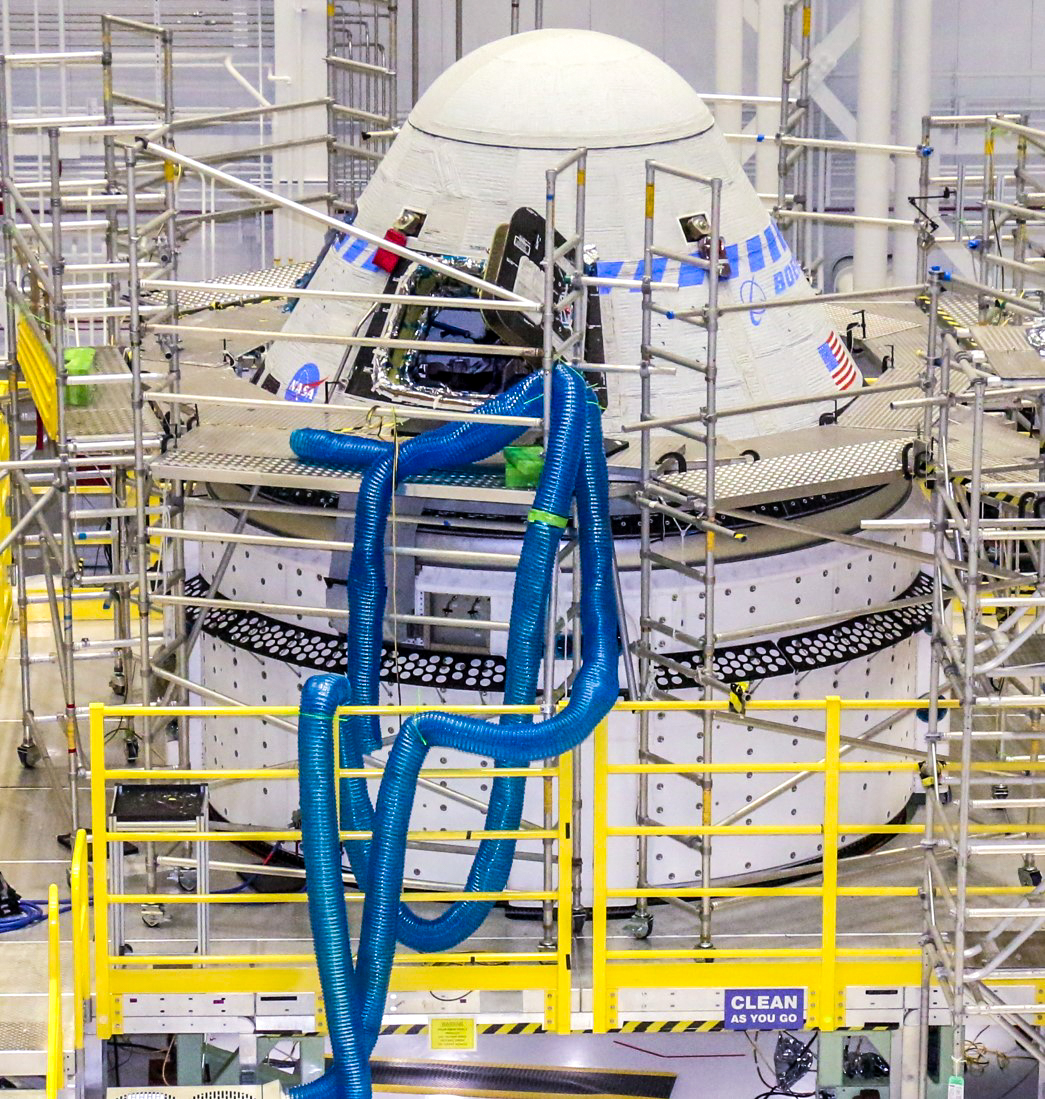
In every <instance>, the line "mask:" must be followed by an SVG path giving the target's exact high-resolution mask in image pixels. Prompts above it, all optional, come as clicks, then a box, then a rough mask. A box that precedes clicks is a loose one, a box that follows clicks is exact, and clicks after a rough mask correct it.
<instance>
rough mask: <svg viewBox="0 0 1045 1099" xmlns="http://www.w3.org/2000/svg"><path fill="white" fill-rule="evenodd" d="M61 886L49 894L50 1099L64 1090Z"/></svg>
mask: <svg viewBox="0 0 1045 1099" xmlns="http://www.w3.org/2000/svg"><path fill="white" fill-rule="evenodd" d="M58 912H59V908H58V886H57V885H52V886H51V887H50V888H49V889H48V891H47V1099H58V1093H59V1092H60V1091H61V1090H62V1088H63V1087H65V1049H64V1037H63V1030H62V956H61V951H62V937H61V931H60V929H59V925H58Z"/></svg>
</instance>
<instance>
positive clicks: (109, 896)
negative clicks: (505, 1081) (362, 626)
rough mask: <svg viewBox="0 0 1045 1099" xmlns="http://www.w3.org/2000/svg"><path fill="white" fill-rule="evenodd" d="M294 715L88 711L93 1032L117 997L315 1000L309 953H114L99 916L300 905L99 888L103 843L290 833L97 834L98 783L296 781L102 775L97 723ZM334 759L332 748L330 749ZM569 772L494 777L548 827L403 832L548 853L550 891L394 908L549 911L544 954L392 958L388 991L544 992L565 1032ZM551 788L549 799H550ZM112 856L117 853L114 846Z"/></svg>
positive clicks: (506, 771)
mask: <svg viewBox="0 0 1045 1099" xmlns="http://www.w3.org/2000/svg"><path fill="white" fill-rule="evenodd" d="M423 709H431V707H419V706H414V707H411V706H380V707H377V706H370V707H366V706H357V707H345V708H343V709H342V710H340V711H339V715H340V716H346V715H351V714H374V713H377V714H380V715H381V716H383V717H387V716H401V715H407V714H412V713H417V712H419V711H420V710H423ZM439 709H441V710H444V711H452V712H458V713H461V712H465V713H473V714H479V715H482V716H484V717H486V716H493V715H498V714H504V713H537V712H538V711H537V709H536V707H532V706H531V707H522V706H514V707H512V706H500V707H496V706H482V707H457V708H454V707H439ZM297 715H298V710H297V708H296V707H291V706H284V707H279V706H258V707H177V706H169V707H162V708H161V707H142V706H106V705H103V704H101V703H96V704H93V705H92V706H91V707H90V740H91V760H92V768H91V827H92V837H93V841H92V848H93V859H94V943H95V988H96V1005H95V1019H96V1022H97V1027H98V1034H99V1036H100V1037H102V1038H108V1037H110V1036H111V1035H112V1034H114V1033H120V1032H121V1030H122V1022H121V1011H122V1001H123V997H125V996H127V995H136V994H137V995H141V994H143V993H156V994H169V995H176V994H188V993H232V992H296V991H309V990H311V991H315V992H318V991H319V982H318V975H317V972H316V968H315V958H314V955H313V954H311V953H308V954H291V953H282V954H277V953H255V954H211V953H204V954H202V955H201V954H197V953H192V954H166V953H163V954H149V955H144V954H131V955H122V954H114V952H113V944H112V941H111V938H110V934H111V933H110V926H109V925H110V911H111V910H112V909H113V907H114V906H118V905H138V904H147V903H163V904H175V905H176V904H192V905H196V904H207V905H241V904H257V903H265V904H301V903H304V902H305V901H306V900H307V897H306V896H305V895H304V894H302V893H265V894H253V893H215V892H210V893H205V894H201V893H191V894H187V893H113V892H110V889H109V873H108V861H109V858H110V850H109V848H110V845H112V844H120V845H122V844H123V843H125V842H133V843H142V844H147V843H165V842H166V843H179V844H181V843H191V844H196V843H237V842H241V843H246V842H261V843H278V842H287V841H299V840H300V839H301V832H300V831H299V830H294V829H280V830H274V829H269V830H260V831H255V830H240V831H214V830H204V831H183V830H181V829H179V830H178V831H177V832H172V831H166V832H165V831H157V830H151V831H149V830H139V831H125V830H123V829H121V830H120V831H118V832H116V831H111V830H110V829H109V816H108V794H107V783H109V782H117V781H118V782H124V783H128V782H148V781H150V780H152V781H164V782H180V781H186V782H196V783H206V782H226V781H230V780H235V781H245V782H249V781H272V780H277V779H296V778H297V775H298V771H297V768H296V767H281V768H273V767H269V768H255V769H245V768H235V769H228V768H225V769H214V770H200V769H193V770H176V769H170V768H153V769H149V770H146V769H144V768H138V767H135V768H110V767H107V766H106V763H105V723H106V721H107V720H123V719H127V718H144V717H149V718H153V719H155V718H163V717H178V716H187V717H190V718H207V719H213V720H220V719H237V718H239V719H242V718H245V717H256V718H277V717H284V718H285V717H291V718H293V717H297ZM335 751H336V748H335ZM572 768H573V760H572V757H571V756H569V755H564V756H561V757H559V759H558V760H557V761H556V762H555V763H553V764H551V765H548V766H544V767H532V768H525V767H523V768H499V769H498V771H497V774H498V775H501V776H505V777H507V776H509V775H520V776H523V777H526V778H531V779H538V780H541V781H542V782H543V783H544V785H545V792H546V793H545V796H546V798H548V797H550V798H551V799H552V804H554V806H555V807H556V819H555V822H554V824H553V826H552V827H550V828H520V829H518V830H515V831H489V830H477V829H473V830H470V831H445V830H444V831H440V830H437V829H431V830H422V831H411V832H409V833H408V838H409V839H410V840H411V841H417V842H422V843H423V842H425V841H427V842H437V843H447V842H452V841H474V840H482V839H517V840H523V841H542V842H544V841H550V842H551V843H552V845H553V850H554V855H555V863H556V865H557V868H558V869H557V880H556V882H555V884H554V886H553V888H551V889H550V890H544V889H542V890H526V891H524V890H512V889H505V890H503V891H501V892H497V893H493V892H491V893H469V892H464V891H459V892H443V891H441V890H440V891H438V892H435V891H433V892H420V891H411V892H409V893H404V894H403V899H404V900H410V901H412V902H415V903H424V902H439V903H442V902H447V901H455V900H491V901H504V902H521V901H528V902H542V903H551V904H554V905H555V906H556V907H557V910H558V911H557V916H556V919H557V931H558V934H557V945H556V948H555V949H554V950H540V951H533V952H512V951H497V952H494V951H475V950H468V951H466V952H465V951H462V952H447V953H440V954H409V953H405V954H398V955H397V956H396V964H395V966H394V968H393V972H392V982H391V989H392V991H423V990H434V991H440V990H442V991H446V990H454V989H461V988H469V989H474V990H476V991H480V992H481V991H520V990H541V991H543V992H544V1000H543V1002H544V1023H545V1026H546V1027H547V1028H548V1029H552V1030H555V1031H558V1032H560V1033H567V1032H568V1031H569V1029H570V993H571V960H570V949H571V935H572V894H571V872H570V871H571V864H572V857H573V855H572V842H571V837H570V820H571V813H572V786H573V778H572V774H573V772H572ZM337 770H338V774H339V775H340V776H342V777H358V778H365V779H371V780H377V779H380V778H381V775H382V773H383V772H382V771H380V770H378V769H375V768H361V769H345V768H338V769H337ZM421 777H422V778H426V779H429V780H434V781H440V780H444V779H450V778H454V779H459V778H465V779H478V780H482V781H485V782H489V781H490V778H491V769H490V768H489V767H474V768H462V767H426V768H425V769H424V770H422V772H421ZM553 787H554V789H552V788H553ZM369 837H370V833H369V832H342V833H341V838H342V840H352V839H367V838H369ZM121 850H122V848H121ZM345 899H346V901H347V902H348V903H350V904H352V903H360V902H362V900H363V896H362V894H361V893H359V892H356V891H354V890H350V891H346V895H345Z"/></svg>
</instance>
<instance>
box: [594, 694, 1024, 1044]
mask: <svg viewBox="0 0 1045 1099" xmlns="http://www.w3.org/2000/svg"><path fill="white" fill-rule="evenodd" d="M941 705H944V706H947V705H950V704H949V703H941ZM924 706H925V701H924V700H910V699H903V700H896V699H885V700H865V699H860V700H856V701H843V700H842V699H840V698H837V697H832V698H826V699H822V700H818V701H804V700H803V701H795V700H786V701H764V700H757V701H756V700H752V701H749V702H748V703H747V706H746V710H747V711H750V712H764V711H787V712H788V713H803V712H806V713H808V712H822V713H823V714H824V715H825V719H824V754H823V758H822V759H819V760H809V761H805V762H797V761H796V762H786V763H759V762H756V761H755V760H745V761H743V762H741V763H711V764H706V763H690V762H687V763H678V764H675V763H639V762H635V763H631V762H629V763H611V762H610V759H609V739H608V735H607V729H606V726H605V724H604V725H602V726H600V728H599V729H598V730H596V735H595V810H594V813H595V819H594V840H595V842H594V852H595V855H594V858H595V864H594V876H595V887H594V893H595V898H594V912H593V924H594V927H593V937H594V948H593V984H594V992H593V994H594V1029H595V1030H596V1031H597V1032H602V1031H606V1030H610V1029H613V1028H615V1027H616V1026H617V1025H618V998H619V994H620V992H621V990H624V989H650V988H670V989H686V988H690V989H716V990H723V989H727V988H767V987H788V988H799V987H804V988H806V989H807V990H808V993H809V997H808V1007H807V1025H808V1026H810V1027H819V1028H821V1029H824V1030H833V1029H836V1028H838V1027H840V1026H844V1025H845V993H846V988H847V987H849V986H868V985H870V986H874V985H884V986H890V985H891V986H894V987H895V986H902V985H918V984H919V983H920V959H921V949H920V948H919V947H915V946H912V947H909V948H905V947H899V946H896V947H894V946H885V947H865V946H856V947H851V948H847V947H843V946H840V945H839V930H838V901H839V898H846V897H862V898H872V897H917V896H918V887H917V886H916V885H911V886H893V885H889V886H886V885H882V886H859V887H852V888H847V887H839V884H838V862H839V853H838V843H839V837H840V836H841V835H846V836H853V835H861V836H868V835H883V834H904V833H910V834H917V835H921V834H922V833H923V832H924V828H923V826H922V825H921V824H872V823H859V822H856V823H848V822H842V821H840V819H839V817H840V806H839V781H840V776H841V775H843V774H847V773H853V772H856V773H860V772H875V771H879V772H881V771H905V770H906V771H912V772H913V771H917V770H918V766H919V765H918V763H917V762H916V761H915V760H914V759H911V760H905V759H898V758H890V759H889V760H887V761H883V762H844V761H843V760H842V759H841V744H842V737H841V718H842V713H843V711H845V710H863V711H868V710H895V711H903V710H914V709H916V708H921V707H924ZM622 708H624V709H633V710H638V709H647V710H654V711H670V710H674V711H678V710H682V711H692V712H699V711H706V710H711V711H719V712H722V711H726V710H728V709H729V708H730V706H729V703H728V702H726V701H722V702H709V701H694V702H676V701H672V702H650V703H634V704H628V703H626V704H622ZM874 748H875V745H874V742H873V741H868V742H867V744H866V746H865V750H867V751H871V752H873V751H874ZM799 772H813V773H815V774H823V776H824V795H823V817H822V821H821V822H820V823H818V824H812V825H787V824H782V825H750V824H734V825H713V824H711V823H709V822H707V821H705V822H703V823H701V824H696V825H690V824H666V825H639V824H632V825H628V826H618V825H614V824H611V822H610V805H609V779H610V777H611V776H613V775H641V774H647V775H654V774H655V775H714V774H737V773H742V774H749V775H750V774H756V775H757V774H798V773H799ZM991 827H992V826H989V825H988V826H983V828H991ZM1001 827H1002V828H1009V829H1011V825H1002V826H1001ZM642 835H645V836H676V837H688V836H698V837H699V836H737V837H746V838H751V837H755V836H760V835H761V836H775V835H789V836H798V835H807V836H808V835H816V836H821V837H822V851H823V855H822V871H821V884H819V885H809V886H737V887H732V888H727V887H719V886H714V885H709V886H696V887H674V886H672V887H663V886H662V887H654V888H639V887H638V886H637V885H635V886H629V887H627V888H622V889H610V888H609V887H608V884H607V871H608V867H609V864H610V860H611V858H612V857H613V854H612V851H611V847H612V845H613V841H614V840H619V839H629V838H630V839H632V840H634V839H635V838H636V837H638V836H642ZM667 896H671V897H674V898H679V899H685V900H690V899H697V898H703V897H714V898H725V897H730V898H740V897H748V898H751V897H764V898H770V897H772V898H781V897H805V898H812V899H815V900H819V902H820V903H819V909H820V911H819V919H820V936H819V942H818V943H817V944H816V945H814V946H810V947H808V948H792V947H768V946H767V947H764V948H763V947H753V948H747V947H745V948H725V949H719V948H714V947H710V948H707V949H655V948H650V949H631V950H618V949H610V947H609V942H608V929H607V916H608V907H609V902H610V901H611V900H615V899H616V900H622V899H625V898H627V899H632V898H638V897H644V898H646V899H648V900H652V899H655V898H664V897H667ZM784 931H785V929H784V928H781V929H779V934H780V935H783V934H784ZM696 961H704V962H714V964H713V965H695V964H694V962H696Z"/></svg>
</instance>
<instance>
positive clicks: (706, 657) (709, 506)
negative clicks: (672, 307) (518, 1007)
mask: <svg viewBox="0 0 1045 1099" xmlns="http://www.w3.org/2000/svg"><path fill="white" fill-rule="evenodd" d="M709 221H710V222H711V257H712V267H711V270H710V271H709V273H708V278H709V281H708V308H707V324H706V329H707V354H706V367H705V414H704V435H705V443H704V461H705V469H706V473H705V482H704V493H705V500H704V519H705V521H706V522H707V524H708V526H707V527H706V528H705V530H704V538H705V547H706V548H705V554H704V593H705V594H704V645H703V669H704V675H703V692H702V693H703V696H704V698H705V699H706V700H708V701H710V700H711V698H712V696H713V688H712V683H713V682H714V679H715V531H714V529H713V526H714V523H715V520H716V510H715V507H716V502H715V473H716V470H715V464H716V460H717V456H716V446H715V444H716V440H717V435H718V414H717V409H718V406H717V391H716V387H717V384H718V321H719V316H718V291H719V259H718V242H719V237H720V231H721V225H722V180H721V179H713V180H712V181H711V216H710V218H709ZM703 727H704V729H703V731H704V737H703V739H704V750H703V761H704V762H705V763H711V762H713V759H714V744H713V739H714V730H715V722H714V715H713V714H712V712H711V711H710V710H705V711H704V713H703ZM701 788H702V796H701V821H702V823H703V824H705V825H710V824H711V817H712V776H711V772H710V771H705V772H704V774H703V776H702V781H701ZM711 847H712V844H711V836H710V834H709V835H706V836H702V837H701V844H700V862H701V881H702V882H703V883H704V884H705V885H708V884H710V882H711V876H712V873H711ZM711 912H712V901H711V897H708V896H705V897H702V898H701V901H700V946H701V947H702V948H704V949H709V948H710V947H711V945H712V939H711Z"/></svg>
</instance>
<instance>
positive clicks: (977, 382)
mask: <svg viewBox="0 0 1045 1099" xmlns="http://www.w3.org/2000/svg"><path fill="white" fill-rule="evenodd" d="M972 388H973V407H972V470H971V472H970V475H969V510H968V515H967V517H966V522H967V523H968V528H969V529H968V535H967V543H966V560H965V591H964V592H963V593H962V602H963V603H964V611H965V639H964V653H963V656H964V663H965V667H964V668H963V669H962V684H963V688H964V689H963V694H962V748H961V770H960V773H959V776H958V778H959V790H958V797H959V802H958V849H957V850H956V851H955V864H956V874H955V888H954V894H955V896H954V907H955V919H954V950H953V956H954V975H953V985H952V987H953V990H954V1005H953V1011H954V1037H953V1042H952V1046H951V1073H952V1076H955V1077H959V1078H960V1077H963V1076H964V1069H965V919H966V915H965V914H966V905H967V902H968V890H969V824H970V816H971V814H970V805H969V802H970V790H969V785H970V783H969V780H970V776H971V767H972V733H973V725H974V723H975V706H976V680H975V678H974V676H975V668H976V627H977V625H978V623H979V602H978V601H979V588H980V492H981V485H982V477H983V418H984V404H985V401H986V393H987V379H986V377H985V376H983V375H979V374H978V375H977V376H976V377H975V378H974V379H973V383H972Z"/></svg>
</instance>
